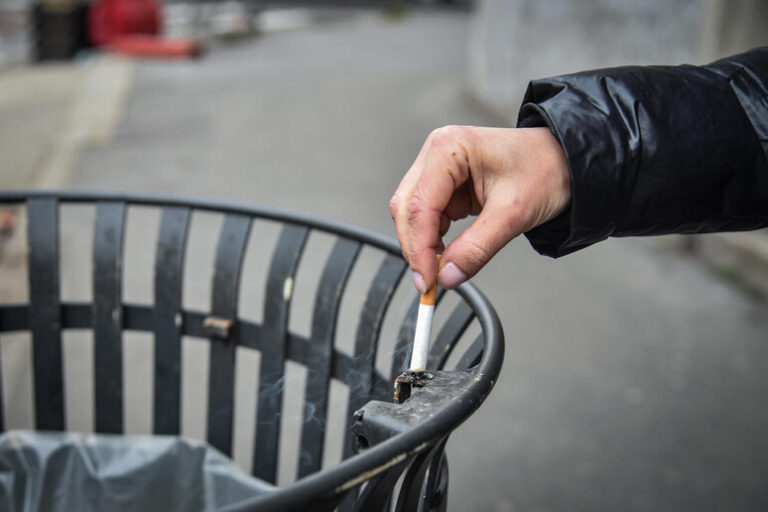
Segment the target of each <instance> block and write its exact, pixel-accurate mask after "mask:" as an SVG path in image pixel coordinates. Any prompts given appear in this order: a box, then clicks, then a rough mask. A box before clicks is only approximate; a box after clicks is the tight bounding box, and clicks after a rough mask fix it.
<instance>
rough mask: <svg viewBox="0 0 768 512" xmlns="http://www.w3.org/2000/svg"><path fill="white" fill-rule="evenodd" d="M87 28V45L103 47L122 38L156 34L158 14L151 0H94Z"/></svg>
mask: <svg viewBox="0 0 768 512" xmlns="http://www.w3.org/2000/svg"><path fill="white" fill-rule="evenodd" d="M88 25H89V28H90V35H91V43H93V44H94V45H95V46H104V45H108V44H110V43H112V42H113V41H115V40H116V39H118V38H120V37H122V36H129V35H135V34H143V35H154V36H156V35H158V34H160V27H161V25H162V12H161V8H160V5H159V4H158V3H157V2H155V1H154V0H97V1H96V2H94V3H93V5H92V6H91V11H90V14H89V20H88Z"/></svg>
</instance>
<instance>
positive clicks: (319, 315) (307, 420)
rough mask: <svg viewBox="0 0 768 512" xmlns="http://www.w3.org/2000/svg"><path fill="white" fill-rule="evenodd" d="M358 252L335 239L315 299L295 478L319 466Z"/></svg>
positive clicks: (355, 246)
mask: <svg viewBox="0 0 768 512" xmlns="http://www.w3.org/2000/svg"><path fill="white" fill-rule="evenodd" d="M359 252H360V243H359V242H356V241H353V240H348V239H344V238H340V239H339V240H337V241H336V244H335V245H334V247H333V250H332V251H331V254H330V256H329V257H328V261H327V262H326V265H325V269H324V271H323V276H322V278H321V280H320V285H319V286H318V290H317V295H316V296H315V307H314V311H313V314H312V329H311V333H310V343H309V347H308V350H309V354H308V355H309V357H308V359H307V360H308V361H309V362H310V364H309V365H308V366H307V382H306V389H305V391H304V415H303V423H302V429H301V448H300V452H299V453H300V457H299V470H298V477H299V478H303V477H305V476H307V475H309V474H311V473H314V472H315V471H318V470H319V469H320V466H321V464H322V459H323V448H324V446H323V445H324V441H325V426H326V421H327V414H328V394H329V381H330V377H331V364H332V362H333V361H332V359H333V341H334V337H335V334H336V320H337V317H338V313H339V306H340V304H341V296H342V294H343V292H344V287H345V286H346V283H347V278H348V277H349V274H350V272H351V270H352V265H353V264H354V262H355V260H356V259H357V255H358V254H359Z"/></svg>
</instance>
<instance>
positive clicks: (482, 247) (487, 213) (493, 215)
mask: <svg viewBox="0 0 768 512" xmlns="http://www.w3.org/2000/svg"><path fill="white" fill-rule="evenodd" d="M520 233H522V229H521V223H520V222H516V219H515V217H514V215H511V212H510V211H509V207H508V206H507V205H503V204H500V203H498V202H490V201H489V202H488V203H486V204H485V206H484V207H483V209H482V210H481V211H480V214H479V215H478V216H477V218H476V219H475V221H474V222H473V223H472V224H471V225H470V226H469V227H468V228H467V229H466V230H465V231H464V232H463V233H461V234H460V235H459V236H458V237H457V238H456V239H455V240H454V241H453V242H451V244H450V245H449V246H448V247H446V248H445V251H444V252H443V255H442V258H441V260H440V271H439V272H438V275H437V282H438V283H439V284H440V286H442V287H443V288H448V289H452V288H456V287H457V286H459V285H460V284H461V283H463V282H464V281H466V280H467V279H469V278H471V277H473V276H474V275H475V274H477V273H478V272H479V271H480V269H481V268H483V267H484V266H485V264H486V263H488V261H489V260H490V259H491V258H492V257H493V256H494V255H495V254H496V253H497V252H499V251H500V250H501V248H502V247H504V246H505V245H506V244H507V243H509V241H510V240H512V239H513V238H515V237H516V236H518V235H519V234H520Z"/></svg>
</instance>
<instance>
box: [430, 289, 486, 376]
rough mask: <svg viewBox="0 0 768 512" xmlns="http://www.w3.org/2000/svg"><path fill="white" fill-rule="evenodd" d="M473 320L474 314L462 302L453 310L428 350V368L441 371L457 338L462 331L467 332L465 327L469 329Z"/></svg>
mask: <svg viewBox="0 0 768 512" xmlns="http://www.w3.org/2000/svg"><path fill="white" fill-rule="evenodd" d="M474 318H475V313H474V312H473V311H472V310H471V309H470V308H469V306H467V304H466V303H464V302H463V301H462V302H459V303H458V304H457V305H456V307H455V308H453V311H451V316H450V317H449V318H448V320H446V321H445V323H444V324H443V326H442V327H441V329H440V332H439V333H438V335H437V337H436V338H435V341H434V342H433V343H432V346H430V348H429V358H428V359H427V361H428V362H427V367H428V368H433V369H436V370H442V369H443V367H444V366H445V363H446V361H448V358H449V357H450V356H451V353H452V352H453V349H454V348H455V347H456V343H457V342H458V341H459V338H461V335H462V334H464V331H466V330H467V327H469V324H470V323H472V320H473V319H474Z"/></svg>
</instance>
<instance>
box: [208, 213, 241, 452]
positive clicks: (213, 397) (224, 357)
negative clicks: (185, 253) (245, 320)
mask: <svg viewBox="0 0 768 512" xmlns="http://www.w3.org/2000/svg"><path fill="white" fill-rule="evenodd" d="M250 228H251V217H249V216H245V215H234V214H232V215H227V216H226V217H225V218H224V224H223V225H222V228H221V233H220V234H219V242H218V246H217V248H216V262H215V267H214V272H213V287H212V297H211V317H212V318H213V319H214V320H215V321H216V322H219V321H223V322H224V323H225V324H226V325H228V326H230V327H231V328H236V321H237V294H238V289H239V284H240V270H241V267H242V262H243V256H244V254H245V246H246V243H247V241H248V233H249V232H250ZM228 330H229V331H231V329H228ZM236 339H237V337H236V336H235V335H234V333H233V332H228V333H227V334H226V335H223V336H222V335H218V334H217V335H212V336H211V338H210V341H211V352H210V354H211V355H210V369H209V372H210V373H209V380H208V426H207V439H208V442H209V443H210V444H211V445H213V446H214V447H215V448H217V449H218V450H220V451H221V452H223V453H224V454H226V455H231V453H232V425H233V418H234V388H235V349H236V343H235V340H236Z"/></svg>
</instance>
